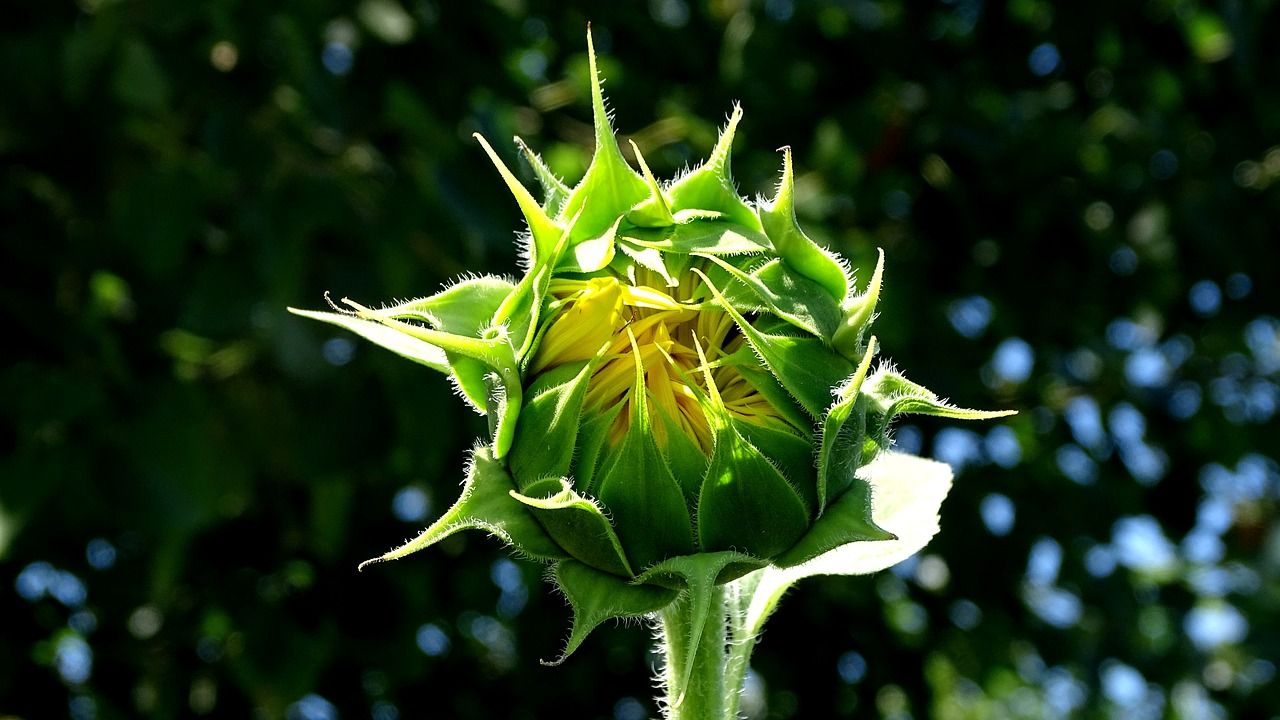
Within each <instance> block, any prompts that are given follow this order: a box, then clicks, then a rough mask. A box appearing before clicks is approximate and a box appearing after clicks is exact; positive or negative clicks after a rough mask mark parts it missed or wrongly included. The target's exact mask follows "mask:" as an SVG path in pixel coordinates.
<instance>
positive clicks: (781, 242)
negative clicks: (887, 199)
mask: <svg viewBox="0 0 1280 720" xmlns="http://www.w3.org/2000/svg"><path fill="white" fill-rule="evenodd" d="M760 223H761V225H762V226H763V228H764V231H765V232H766V233H767V234H768V235H769V239H770V240H772V241H773V247H774V249H776V250H777V252H778V255H780V256H781V257H782V259H783V260H784V261H786V263H787V264H788V265H790V266H791V267H793V268H795V270H796V271H797V272H799V273H800V274H801V275H803V276H805V277H807V278H809V279H810V280H812V281H814V282H815V283H817V284H818V285H820V286H822V288H824V289H825V290H826V291H827V292H828V293H830V295H831V297H832V298H833V299H834V300H835V301H836V302H843V301H844V299H845V296H846V295H848V293H849V271H848V268H847V267H846V265H845V263H844V262H843V261H842V260H841V259H840V258H839V257H838V256H837V255H835V254H833V253H831V252H830V251H829V250H826V249H825V248H823V247H821V246H819V245H818V244H817V243H815V242H814V241H812V240H810V239H809V237H808V236H807V235H805V234H804V231H803V230H801V229H800V223H799V222H797V220H796V211H795V177H794V174H793V172H792V169H791V148H783V160H782V182H781V183H780V184H779V186H778V193H777V195H776V196H775V197H774V199H773V202H772V203H770V204H769V205H767V206H765V207H762V208H760Z"/></svg>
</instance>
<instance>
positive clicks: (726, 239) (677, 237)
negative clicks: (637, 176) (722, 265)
mask: <svg viewBox="0 0 1280 720" xmlns="http://www.w3.org/2000/svg"><path fill="white" fill-rule="evenodd" d="M619 232H620V234H621V236H622V237H624V238H626V239H627V240H629V241H631V242H633V243H635V244H636V245H639V246H641V247H647V248H654V249H656V250H664V251H666V252H673V253H684V254H689V253H705V254H709V255H745V254H758V253H762V252H767V251H768V250H769V248H770V245H769V238H768V237H767V236H765V235H764V233H761V232H759V231H757V230H752V229H751V228H748V227H745V226H743V225H739V224H737V223H732V222H725V221H719V220H690V221H689V222H686V223H681V224H679V225H672V226H671V227H664V228H640V227H634V228H628V229H626V230H621V231H619Z"/></svg>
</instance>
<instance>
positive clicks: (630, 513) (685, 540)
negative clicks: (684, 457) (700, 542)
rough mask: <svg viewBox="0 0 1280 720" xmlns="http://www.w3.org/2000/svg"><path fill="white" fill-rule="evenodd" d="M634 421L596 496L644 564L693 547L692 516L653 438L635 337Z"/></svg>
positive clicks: (629, 554) (636, 559)
mask: <svg viewBox="0 0 1280 720" xmlns="http://www.w3.org/2000/svg"><path fill="white" fill-rule="evenodd" d="M631 349H632V352H633V353H634V354H635V381H634V383H633V385H632V387H631V395H630V402H629V403H628V405H629V406H630V410H631V427H630V428H629V429H628V430H627V434H626V435H625V436H624V437H623V439H622V443H621V444H620V445H619V446H618V447H616V448H614V450H613V452H612V453H610V456H609V459H608V460H606V461H605V462H606V465H605V466H604V467H602V468H601V469H600V475H601V479H600V483H599V487H600V490H599V492H598V493H597V495H596V497H598V498H600V502H601V503H603V504H604V506H605V507H606V508H608V509H609V513H610V514H611V515H612V516H613V519H614V523H615V525H616V527H617V532H618V536H619V537H620V538H621V539H622V546H623V547H625V548H626V550H627V557H628V558H630V559H631V561H632V563H633V564H634V565H635V566H636V567H640V568H646V567H648V566H650V565H652V564H654V563H656V562H659V561H661V560H663V559H665V558H668V557H671V556H673V555H685V554H688V553H691V552H694V543H693V522H692V520H691V519H690V518H689V508H688V507H687V506H686V505H685V501H684V492H683V491H682V489H681V486H680V483H679V482H678V481H677V480H676V478H675V476H674V475H673V474H672V472H671V468H670V467H668V465H667V460H666V458H665V457H664V456H663V454H662V451H661V450H660V449H659V448H658V444H657V442H655V441H654V439H653V428H652V424H651V416H650V414H649V403H650V401H649V399H648V397H647V392H648V391H647V389H646V388H645V376H644V363H643V362H642V361H641V359H640V351H639V348H637V347H636V344H635V340H634V339H632V341H631Z"/></svg>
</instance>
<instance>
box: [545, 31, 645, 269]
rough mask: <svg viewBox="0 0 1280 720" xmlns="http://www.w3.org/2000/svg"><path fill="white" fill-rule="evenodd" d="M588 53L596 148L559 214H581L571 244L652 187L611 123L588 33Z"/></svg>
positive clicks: (600, 228)
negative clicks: (624, 149) (629, 160)
mask: <svg viewBox="0 0 1280 720" xmlns="http://www.w3.org/2000/svg"><path fill="white" fill-rule="evenodd" d="M587 55H588V59H589V62H590V66H591V108H592V115H593V118H594V122H593V126H594V128H595V138H596V150H595V154H594V155H593V156H592V157H591V164H590V165H589V166H588V167H587V172H586V174H585V175H583V177H582V181H581V182H579V183H578V185H577V187H575V188H574V189H573V191H572V192H571V193H570V194H569V197H568V198H567V199H566V200H565V204H564V209H563V210H562V211H561V213H560V217H561V218H562V219H563V218H564V217H566V216H572V215H577V214H579V213H580V214H581V218H579V220H578V221H577V222H576V223H574V229H573V232H572V234H571V237H572V241H571V242H570V246H572V245H573V244H574V243H576V242H577V241H579V240H582V239H585V238H596V237H600V236H601V235H603V234H604V232H605V231H606V230H607V229H608V228H609V227H610V226H611V225H613V224H614V223H616V222H617V221H618V218H620V217H622V216H624V215H626V214H627V212H628V211H629V210H631V208H633V207H635V206H636V205H637V204H638V203H640V202H643V201H644V200H645V199H646V198H648V197H649V186H648V185H647V184H646V183H645V181H644V178H642V177H640V176H639V175H637V174H636V171H635V170H632V169H631V166H630V165H628V164H627V161H626V159H625V158H623V157H622V151H621V150H619V149H618V141H617V139H616V138H615V137H614V134H613V128H612V127H611V126H610V125H609V114H608V113H607V112H606V111H605V108H604V93H603V92H602V91H601V89H600V72H599V69H598V68H597V67H596V52H595V45H594V44H593V42H592V40H591V35H590V34H588V35H587Z"/></svg>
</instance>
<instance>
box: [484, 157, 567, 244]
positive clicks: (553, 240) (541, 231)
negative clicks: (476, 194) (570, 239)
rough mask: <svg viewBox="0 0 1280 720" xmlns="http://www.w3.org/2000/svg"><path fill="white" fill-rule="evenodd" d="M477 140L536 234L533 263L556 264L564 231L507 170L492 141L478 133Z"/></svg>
mask: <svg viewBox="0 0 1280 720" xmlns="http://www.w3.org/2000/svg"><path fill="white" fill-rule="evenodd" d="M474 137H475V138H476V140H479V141H480V145H481V146H482V147H483V148H484V151H485V153H486V154H488V156H489V159H490V160H492V161H493V164H494V166H495V167H497V168H498V173H499V174H500V175H502V179H503V180H504V181H505V182H506V183H507V188H508V189H509V190H511V194H512V195H514V196H515V198H516V204H517V205H519V206H520V212H521V213H523V214H524V219H525V222H527V223H528V224H529V234H530V235H532V246H531V252H530V256H531V257H530V260H531V261H532V263H533V264H534V265H537V264H539V263H542V264H552V262H553V258H554V256H555V248H556V245H557V243H558V242H559V241H560V236H561V235H562V234H563V233H564V228H562V227H560V225H559V224H558V223H557V222H556V221H555V220H552V219H551V218H550V217H548V216H547V213H546V211H544V210H543V209H542V206H541V205H539V204H538V201H537V200H534V199H533V195H532V194H530V193H529V190H528V189H527V188H525V186H524V185H522V184H521V183H520V181H519V180H517V179H516V176H515V175H514V174H512V172H511V170H510V169H509V168H507V165H506V163H504V162H502V159H501V158H499V157H498V153H496V152H494V150H493V147H492V146H490V145H489V141H487V140H485V139H484V137H483V136H482V135H481V134H480V133H475V135H474Z"/></svg>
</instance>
